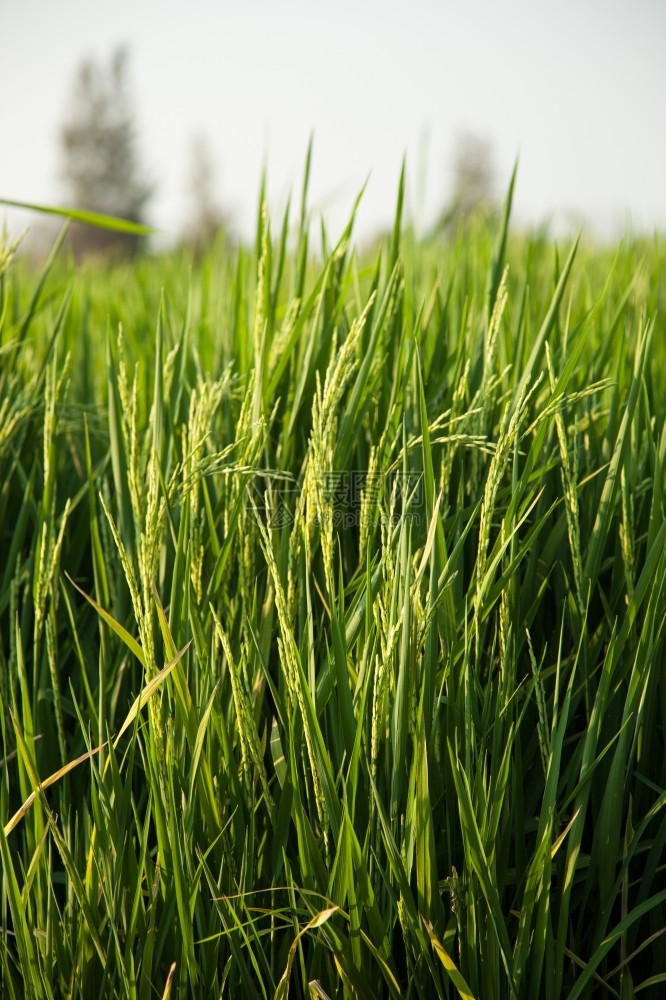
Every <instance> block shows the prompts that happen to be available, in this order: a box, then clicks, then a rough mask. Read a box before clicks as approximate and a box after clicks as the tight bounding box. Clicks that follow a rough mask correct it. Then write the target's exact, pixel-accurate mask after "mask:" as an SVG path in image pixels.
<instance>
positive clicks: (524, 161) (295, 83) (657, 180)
mask: <svg viewBox="0 0 666 1000" xmlns="http://www.w3.org/2000/svg"><path fill="white" fill-rule="evenodd" d="M123 43H126V44H127V45H128V46H129V48H130V54H131V57H130V84H131V88H132V92H133V94H134V95H135V107H136V119H137V126H138V135H139V141H140V153H141V159H142V162H143V163H144V165H145V167H146V170H147V173H148V174H149V176H150V178H151V179H152V180H154V181H155V184H156V195H155V197H154V199H153V201H152V202H151V204H150V207H149V221H150V222H151V223H152V224H153V225H155V226H156V227H158V228H159V229H160V230H162V231H163V233H164V234H165V238H166V239H168V238H169V237H170V236H176V235H177V233H178V231H179V230H180V229H181V228H182V226H183V224H184V222H185V220H186V218H187V212H188V174H189V165H190V155H191V147H192V140H193V138H194V137H195V136H197V135H203V136H205V138H206V139H207V141H208V144H209V147H210V150H211V153H212V155H213V162H214V165H215V167H216V170H217V174H216V193H217V196H218V199H219V201H220V202H221V203H222V204H223V205H224V206H225V207H228V208H229V209H230V210H231V212H232V216H233V219H234V222H235V225H236V227H237V229H238V230H240V232H241V233H243V234H244V235H249V234H251V232H252V231H253V227H254V219H255V215H256V205H257V197H258V191H259V183H260V176H261V171H262V167H263V165H264V163H267V166H268V185H269V204H270V207H271V209H272V211H273V212H274V213H275V214H276V215H277V213H279V212H280V211H281V210H282V209H283V207H284V204H285V201H286V197H287V195H288V193H289V191H290V190H292V191H293V192H294V198H295V200H296V201H297V199H298V191H299V187H300V183H301V177H302V171H303V165H304V161H305V153H306V148H307V143H308V138H309V136H310V133H314V152H313V167H312V183H311V196H310V203H311V205H312V206H313V207H315V208H316V209H320V210H325V211H326V213H327V220H328V222H329V225H330V227H331V231H332V232H331V235H332V237H335V236H337V235H339V232H340V230H341V228H342V227H343V225H344V222H345V220H346V217H347V215H348V213H349V211H350V210H351V207H352V205H353V202H354V199H355V196H356V194H357V193H358V191H359V190H360V188H361V186H362V185H363V183H364V181H365V179H366V178H367V177H368V176H369V178H370V180H369V184H368V188H367V190H366V193H365V195H364V198H363V202H362V208H361V212H360V215H359V220H358V222H359V224H358V234H359V235H360V236H361V237H363V236H369V235H371V234H372V233H373V232H374V231H376V230H377V229H378V228H381V227H385V226H387V225H388V224H390V222H391V218H392V213H393V210H394V205H395V198H396V191H397V184H398V177H399V173H400V165H401V162H402V158H403V155H406V157H407V177H408V211H409V213H410V215H411V217H412V219H414V220H415V221H416V223H417V225H420V226H422V227H423V226H424V225H427V224H428V223H429V222H431V221H432V219H433V217H434V215H435V213H436V212H437V210H438V208H440V207H441V206H442V204H443V203H444V202H445V200H446V198H447V197H448V195H450V193H451V186H450V185H451V162H452V156H453V151H454V148H455V140H456V136H457V134H459V133H460V132H461V131H469V132H472V133H475V134H478V135H480V136H484V137H487V139H488V140H489V141H490V142H491V143H492V147H493V150H494V162H495V166H496V176H497V186H498V193H499V194H502V193H503V191H504V190H505V188H506V185H507V183H508V179H509V176H510V173H511V169H512V166H513V163H514V161H515V159H516V158H517V157H518V158H519V168H518V180H517V188H516V197H515V212H514V219H515V221H516V222H519V223H529V222H535V223H539V222H543V221H545V220H548V219H552V220H554V222H555V224H556V225H561V224H562V222H563V221H566V220H567V219H568V220H572V221H573V223H574V224H575V225H576V226H578V224H580V222H583V223H584V225H585V228H586V230H587V231H588V232H589V233H590V235H593V234H594V233H598V234H600V235H602V236H604V237H610V238H612V239H614V238H615V237H616V236H619V235H621V234H622V233H623V232H625V231H626V230H627V228H628V227H630V228H632V229H633V231H637V230H648V231H652V230H654V229H655V228H656V229H661V230H662V231H666V110H665V109H666V0H631V2H629V0H560V2H559V3H553V2H552V0H550V2H548V3H540V2H537V0H530V2H528V0H502V2H499V0H468V2H462V0H458V2H456V3H453V2H448V0H446V2H444V0H440V2H439V3H436V2H435V0H411V2H410V3H409V4H407V3H404V2H403V3H398V2H397V0H383V2H377V0H354V2H352V0H336V2H335V3H332V2H329V3H319V2H316V0H310V2H305V0H273V2H268V0H249V2H245V3H242V2H240V0H236V2H235V3H228V2H226V0H218V2H211V0H188V2H178V3H176V2H175V0H114V2H113V3H109V2H108V0H105V2H99V0H0V137H1V141H0V197H6V198H12V199H16V200H21V201H31V202H46V203H50V204H55V203H58V202H59V203H64V202H65V201H66V199H65V198H64V196H63V188H62V185H61V182H60V180H59V177H58V170H59V150H58V130H59V126H60V124H61V122H62V120H63V118H64V117H65V115H66V112H67V107H68V100H69V96H70V94H71V91H72V86H73V82H74V78H75V76H76V72H77V69H78V67H79V65H80V63H81V61H82V60H83V59H84V58H86V57H89V56H92V57H96V58H99V59H101V60H104V61H105V62H106V61H108V59H109V58H110V55H111V53H112V52H113V50H114V48H115V47H116V46H118V45H119V44H123ZM3 216H4V212H3V210H2V209H0V218H1V217H3ZM6 217H7V218H8V220H9V225H10V228H11V229H12V230H14V229H16V227H17V226H18V227H22V226H23V225H24V224H25V223H26V222H27V223H28V224H29V223H30V222H31V221H32V217H26V216H25V215H24V214H23V213H7V215H6ZM276 223H277V219H276Z"/></svg>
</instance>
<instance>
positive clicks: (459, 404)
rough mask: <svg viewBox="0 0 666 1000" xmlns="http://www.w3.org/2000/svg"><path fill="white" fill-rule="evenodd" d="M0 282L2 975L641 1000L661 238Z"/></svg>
mask: <svg viewBox="0 0 666 1000" xmlns="http://www.w3.org/2000/svg"><path fill="white" fill-rule="evenodd" d="M306 187H307V171H306V182H305V184H304V191H303V197H302V200H301V209H300V217H299V218H298V220H297V221H296V223H295V224H293V223H291V222H290V221H289V217H288V215H287V217H286V218H285V220H284V222H283V224H282V226H281V228H280V229H279V230H278V231H277V232H276V231H274V230H273V229H272V228H271V222H270V219H269V218H268V214H267V212H266V208H265V204H264V199H263V195H262V199H261V205H260V211H259V216H258V228H257V238H256V243H255V246H254V247H253V248H249V249H248V248H239V249H238V250H237V251H236V252H235V253H234V254H230V253H228V252H227V251H224V250H221V249H218V250H217V251H211V252H210V253H209V254H208V255H207V256H204V257H203V259H201V260H199V261H195V262H192V261H191V260H189V259H188V258H187V255H186V254H184V253H183V252H181V253H179V254H176V253H174V254H172V255H171V256H163V257H155V258H153V259H144V260H137V261H134V262H133V263H132V264H131V265H123V264H116V265H113V266H111V265H109V266H108V267H105V268H104V267H100V265H99V263H98V264H97V265H95V266H94V267H93V266H88V267H86V266H83V267H82V268H79V269H78V270H75V269H73V267H72V266H71V264H70V263H69V262H68V261H67V260H66V259H64V258H63V256H62V251H61V250H60V248H59V246H56V248H55V250H54V253H53V254H52V255H51V257H50V258H49V260H48V261H47V262H46V264H45V266H44V270H43V272H42V273H40V274H38V275H35V274H34V273H32V272H31V271H30V269H29V268H28V267H27V265H26V264H25V263H24V262H23V261H21V260H14V259H13V250H12V248H11V247H8V248H5V250H4V251H3V254H2V257H1V259H0V322H1V324H2V325H1V328H0V531H1V532H2V537H1V542H0V545H1V551H2V561H1V564H0V698H1V701H2V709H1V711H0V725H1V727H2V748H3V749H2V755H1V757H2V760H1V768H0V811H1V814H2V833H1V834H0V850H1V853H2V886H1V902H0V914H1V916H0V919H1V921H2V937H1V939H0V940H1V945H0V977H1V982H0V994H1V995H2V996H3V997H7V998H22V997H28V998H37V997H39V998H41V997H49V998H60V997H66V998H72V1000H73V998H81V1000H90V998H94V997H99V998H113V997H117V998H126V997H131V998H137V1000H149V998H152V997H165V998H166V997H169V996H170V997H173V998H175V997H182V998H185V997H191V998H208V997H210V998H220V997H258V998H277V1000H281V998H286V997H287V996H292V997H302V998H312V997H322V998H326V997H330V998H334V997H340V998H341V997H349V998H359V1000H365V998H368V1000H369V998H375V997H387V998H388V997H391V998H396V1000H397V998H399V997H407V998H417V997H427V998H430V997H439V998H447V1000H448V998H454V997H463V998H477V1000H504V998H507V1000H508V998H533V997H544V998H547V1000H560V998H562V1000H563V998H565V997H566V998H571V1000H576V998H579V997H600V998H602V997H603V998H605V997H621V998H622V1000H625V998H630V997H634V996H637V997H649V996H654V997H657V996H660V995H661V991H662V990H663V989H664V983H666V961H665V959H664V955H666V937H665V936H664V931H665V930H666V875H665V866H664V851H665V846H666V811H665V809H664V806H665V805H666V746H665V732H664V724H665V720H666V683H665V680H664V672H663V669H662V667H663V663H664V658H665V653H666V650H665V643H664V622H665V621H666V522H665V518H664V488H665V486H666V477H665V468H666V431H665V421H664V417H665V405H666V402H665V401H666V376H665V374H664V373H665V372H666V348H665V344H666V330H665V327H664V311H665V306H666V303H665V302H664V294H663V285H662V284H660V282H659V269H660V260H661V258H662V257H663V247H662V245H661V243H660V241H659V239H658V238H655V240H654V241H653V242H651V243H650V242H644V243H642V244H641V243H639V242H634V243H631V244H627V245H624V246H621V247H620V248H619V249H618V250H617V252H616V253H615V254H614V255H613V254H609V253H607V252H606V251H605V250H604V249H603V248H596V247H593V246H591V247H585V246H582V245H580V244H579V243H578V241H573V242H572V243H571V245H569V246H566V247H565V248H563V249H562V248H560V247H558V246H556V245H555V244H554V243H552V242H550V241H549V240H547V239H546V238H545V237H543V236H529V235H516V234H512V233H510V231H509V228H508V220H509V211H510V205H511V196H512V190H513V181H512V185H511V188H510V190H509V195H508V197H507V203H506V207H505V213H504V216H503V220H502V221H501V222H500V223H499V225H498V228H497V231H494V230H491V229H485V228H484V229H478V230H473V231H470V232H469V233H466V232H463V233H462V234H461V238H460V239H459V240H458V242H457V244H456V245H449V244H434V243H423V242H419V241H417V240H416V239H415V238H414V235H413V234H412V233H411V231H410V230H409V229H408V228H404V227H403V225H402V197H403V195H402V192H403V185H402V181H401V186H400V193H399V198H398V206H397V211H396V218H395V225H394V228H393V232H392V234H391V235H390V237H389V238H388V239H387V240H386V241H385V243H384V244H382V245H381V247H379V248H378V249H377V250H376V251H375V252H374V253H373V256H370V257H369V256H368V255H367V254H363V253H359V251H358V250H357V249H355V247H354V244H353V242H352V225H353V215H352V219H351V221H350V223H349V226H348V227H347V229H346V230H345V231H344V233H343V234H342V236H341V237H340V239H339V240H338V242H337V243H336V244H335V245H333V246H331V245H330V244H329V240H328V234H327V233H326V232H325V231H323V233H322V243H323V246H324V254H323V257H322V258H319V257H317V256H316V255H315V254H313V253H312V252H311V249H310V245H309V239H310V220H309V217H308V210H307V199H306Z"/></svg>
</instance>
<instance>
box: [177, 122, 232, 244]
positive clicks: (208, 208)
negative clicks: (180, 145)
mask: <svg viewBox="0 0 666 1000" xmlns="http://www.w3.org/2000/svg"><path fill="white" fill-rule="evenodd" d="M188 188H189V214H188V218H187V221H186V223H185V226H184V229H183V237H182V240H183V243H184V244H185V245H187V246H190V247H191V248H192V249H193V250H194V253H195V254H197V255H200V254H202V253H203V252H204V251H205V250H206V249H208V247H210V245H211V244H212V243H213V241H214V240H215V239H216V238H217V237H218V236H220V235H221V236H224V238H225V239H226V238H227V237H228V235H229V228H230V217H229V213H228V212H225V211H224V210H223V209H222V208H221V207H220V204H219V202H218V200H217V198H216V196H215V167H214V164H213V159H212V156H211V152H210V147H209V145H208V142H207V140H206V138H205V136H203V135H198V136H196V137H195V138H194V140H193V141H192V148H191V153H190V167H189V177H188Z"/></svg>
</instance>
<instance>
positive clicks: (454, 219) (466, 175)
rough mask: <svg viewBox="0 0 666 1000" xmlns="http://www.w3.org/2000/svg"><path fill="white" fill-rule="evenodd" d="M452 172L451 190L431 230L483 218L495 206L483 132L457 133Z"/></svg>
mask: <svg viewBox="0 0 666 1000" xmlns="http://www.w3.org/2000/svg"><path fill="white" fill-rule="evenodd" d="M452 173H453V183H452V194H451V197H450V199H449V201H448V202H447V203H446V205H445V206H444V209H443V210H442V212H441V213H440V215H439V218H438V219H437V222H436V223H435V233H445V232H447V231H450V230H456V229H457V228H458V226H459V225H460V223H461V222H466V221H468V220H469V219H471V218H472V217H475V216H484V217H485V218H487V217H488V216H490V215H492V214H493V213H494V212H495V211H496V209H497V202H496V195H495V165H494V157H493V148H492V143H491V141H490V140H489V139H488V138H487V137H486V136H482V135H477V134H475V133H474V132H461V133H460V134H459V135H458V136H457V138H456V142H455V148H454V152H453V162H452Z"/></svg>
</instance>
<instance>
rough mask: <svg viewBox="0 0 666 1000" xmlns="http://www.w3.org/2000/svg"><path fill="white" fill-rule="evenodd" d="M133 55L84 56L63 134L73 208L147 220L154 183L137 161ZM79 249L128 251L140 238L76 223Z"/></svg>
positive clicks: (123, 51) (64, 169)
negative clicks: (130, 65)
mask: <svg viewBox="0 0 666 1000" xmlns="http://www.w3.org/2000/svg"><path fill="white" fill-rule="evenodd" d="M128 61H129V54H128V50H127V49H126V48H125V47H121V48H118V49H117V50H116V51H115V52H114V54H113V55H112V57H111V60H110V63H109V65H108V67H107V66H105V65H102V64H99V63H98V62H95V61H94V60H92V59H87V60H85V61H84V62H83V63H82V64H81V66H80V68H79V71H78V74H77V77H76V81H75V85H74V89H73V93H72V99H71V104H70V107H69V109H68V113H67V116H66V119H65V121H64V123H63V125H62V128H61V132H60V142H61V150H62V160H63V167H62V173H63V179H64V181H65V185H66V189H67V195H68V197H69V199H70V201H71V203H72V206H73V207H75V208H80V209H86V210H89V211H94V212H101V213H104V214H105V215H115V216H119V217H121V218H123V219H129V220H130V221H132V222H144V221H145V220H144V213H145V209H146V205H147V203H148V201H149V199H150V196H151V194H152V185H151V184H149V183H147V182H146V178H145V173H144V171H143V169H142V167H141V164H140V162H139V155H138V149H137V138H136V126H135V122H134V114H133V109H132V102H131V100H130V95H129V87H128V80H127V75H128ZM71 235H72V243H73V246H74V250H75V253H77V255H83V254H87V253H91V252H94V253H109V252H111V253H114V254H118V255H127V254H132V253H135V252H136V250H137V249H138V248H139V240H140V239H141V237H137V236H129V235H127V234H121V233H114V232H110V231H107V230H102V229H94V228H90V227H84V226H73V227H72V234H71Z"/></svg>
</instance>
